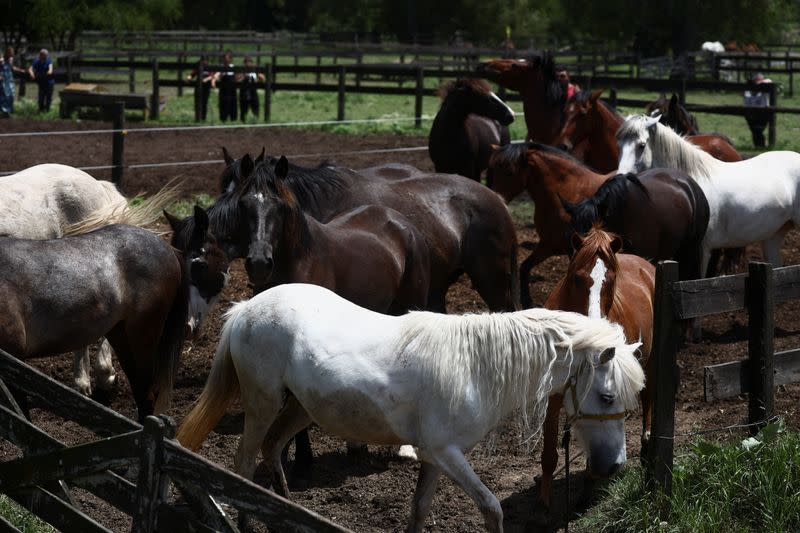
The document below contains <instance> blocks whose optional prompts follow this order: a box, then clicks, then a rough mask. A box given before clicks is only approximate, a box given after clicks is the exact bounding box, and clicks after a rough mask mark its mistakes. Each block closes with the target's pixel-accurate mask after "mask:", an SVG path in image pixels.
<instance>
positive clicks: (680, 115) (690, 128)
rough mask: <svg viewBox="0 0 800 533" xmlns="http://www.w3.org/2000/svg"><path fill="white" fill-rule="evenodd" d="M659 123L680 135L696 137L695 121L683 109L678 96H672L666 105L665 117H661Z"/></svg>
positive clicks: (692, 116)
mask: <svg viewBox="0 0 800 533" xmlns="http://www.w3.org/2000/svg"><path fill="white" fill-rule="evenodd" d="M661 123H662V124H664V125H665V126H669V127H670V128H672V129H673V130H675V131H676V132H677V133H679V134H681V135H697V134H698V133H699V131H698V127H697V119H695V117H694V115H692V114H691V113H689V112H688V111H687V110H686V108H685V107H683V106H682V105H681V103H680V100H679V99H678V95H677V94H674V93H673V95H672V98H670V100H669V104H667V112H666V115H662V116H661Z"/></svg>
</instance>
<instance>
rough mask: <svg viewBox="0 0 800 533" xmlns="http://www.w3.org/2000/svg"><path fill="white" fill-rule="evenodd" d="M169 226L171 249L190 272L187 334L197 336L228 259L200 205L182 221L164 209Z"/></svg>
mask: <svg viewBox="0 0 800 533" xmlns="http://www.w3.org/2000/svg"><path fill="white" fill-rule="evenodd" d="M164 216H165V217H166V218H167V221H168V222H169V225H170V226H171V227H172V232H173V233H172V241H171V244H172V246H173V248H175V249H176V250H179V251H180V252H181V253H182V254H183V258H184V261H185V265H186V269H187V271H188V273H189V284H190V288H189V316H188V322H187V325H186V327H187V337H189V338H193V337H196V336H197V334H198V332H199V331H200V328H201V326H202V325H203V320H204V319H205V317H206V316H207V315H208V313H209V312H210V310H211V309H212V308H213V306H214V304H215V303H216V301H217V298H218V297H219V294H220V292H222V289H223V288H224V287H225V285H226V284H227V282H228V259H227V257H226V256H225V253H224V252H223V251H222V248H220V246H219V245H218V244H217V240H216V238H215V237H214V235H213V233H211V232H210V231H209V221H208V215H207V213H206V212H205V210H203V208H202V207H200V206H197V205H196V206H195V207H194V215H193V216H189V217H186V218H184V219H183V220H181V219H179V218H177V217H175V216H173V215H171V214H170V213H168V212H166V211H164Z"/></svg>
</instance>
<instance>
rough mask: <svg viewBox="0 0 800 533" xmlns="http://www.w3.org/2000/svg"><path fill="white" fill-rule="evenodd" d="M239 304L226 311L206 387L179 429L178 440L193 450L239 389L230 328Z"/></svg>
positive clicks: (212, 426) (215, 423)
mask: <svg viewBox="0 0 800 533" xmlns="http://www.w3.org/2000/svg"><path fill="white" fill-rule="evenodd" d="M239 309H240V307H239V306H238V305H237V306H234V307H233V309H231V310H230V311H228V313H227V316H228V319H227V320H226V322H225V326H223V328H222V333H221V334H220V339H219V345H218V346H217V353H216V355H215V356H214V362H213V363H212V364H211V371H210V372H209V374H208V379H207V380H206V386H205V387H204V388H203V392H202V393H201V394H200V398H198V400H197V403H195V405H194V407H192V410H191V411H189V414H188V415H186V418H184V419H183V423H181V426H180V428H178V434H177V439H178V440H179V441H180V443H181V444H183V446H185V447H186V448H189V449H190V450H196V449H198V448H199V447H200V445H201V444H202V443H203V441H204V440H205V439H206V437H207V436H208V434H209V433H211V430H212V429H214V426H216V425H217V422H219V419H220V418H222V415H223V414H225V411H227V409H228V406H229V405H230V403H231V402H232V401H233V397H234V395H235V394H236V393H237V392H239V378H238V376H237V375H236V368H234V366H233V360H232V359H231V330H232V329H233V324H234V322H236V317H237V316H238V314H239Z"/></svg>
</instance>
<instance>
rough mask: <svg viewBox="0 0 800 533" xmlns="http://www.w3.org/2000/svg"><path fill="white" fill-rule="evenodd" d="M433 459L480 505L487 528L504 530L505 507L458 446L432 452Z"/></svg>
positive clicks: (492, 530) (493, 530)
mask: <svg viewBox="0 0 800 533" xmlns="http://www.w3.org/2000/svg"><path fill="white" fill-rule="evenodd" d="M430 457H431V460H432V461H433V462H434V463H435V464H436V466H438V467H439V468H441V469H442V470H443V471H444V473H445V474H447V476H448V477H449V478H450V479H452V480H453V481H454V482H455V483H456V484H457V485H458V486H459V487H461V488H462V489H463V490H464V492H466V493H467V495H468V496H469V497H470V498H472V500H473V501H474V502H475V503H476V504H477V505H478V509H480V511H481V514H482V515H483V520H484V523H485V524H486V529H487V530H489V532H490V533H502V532H503V508H502V507H500V502H499V501H498V500H497V497H495V495H494V494H492V491H490V490H489V489H488V488H487V487H486V485H484V484H483V482H482V481H481V480H480V478H479V477H478V476H477V474H475V471H474V470H472V467H471V466H470V465H469V463H468V462H467V458H466V457H464V454H463V453H462V452H461V450H459V449H458V448H457V447H456V446H452V445H451V446H448V447H446V448H444V449H442V450H436V451H435V452H431V453H430Z"/></svg>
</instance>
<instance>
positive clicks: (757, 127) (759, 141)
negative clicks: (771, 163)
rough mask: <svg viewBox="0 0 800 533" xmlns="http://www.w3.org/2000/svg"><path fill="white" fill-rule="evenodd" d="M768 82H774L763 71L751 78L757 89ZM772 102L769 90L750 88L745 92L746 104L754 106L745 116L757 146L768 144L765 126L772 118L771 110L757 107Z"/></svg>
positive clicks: (754, 144) (762, 146) (761, 146)
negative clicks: (767, 110) (765, 136)
mask: <svg viewBox="0 0 800 533" xmlns="http://www.w3.org/2000/svg"><path fill="white" fill-rule="evenodd" d="M766 83H772V80H771V79H769V78H765V77H764V75H763V74H761V73H758V74H756V75H755V76H753V79H752V80H750V84H751V85H752V86H753V89H755V88H756V86H759V85H762V84H766ZM770 103H771V102H770V101H769V93H768V92H762V91H757V90H748V91H745V92H744V105H746V106H748V107H752V108H753V109H752V110H748V112H747V113H746V114H745V116H744V118H745V120H746V121H747V125H748V126H749V127H750V133H751V134H752V135H753V146H755V147H757V148H764V147H765V146H766V144H767V143H766V139H765V138H764V128H766V127H767V124H768V123H769V119H770V114H769V112H766V111H762V110H760V109H757V108H759V107H767V106H768V105H770Z"/></svg>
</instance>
